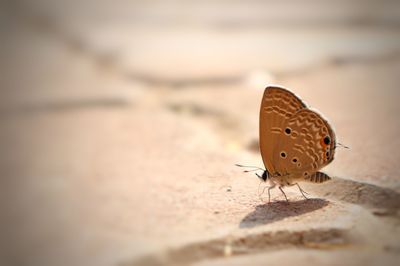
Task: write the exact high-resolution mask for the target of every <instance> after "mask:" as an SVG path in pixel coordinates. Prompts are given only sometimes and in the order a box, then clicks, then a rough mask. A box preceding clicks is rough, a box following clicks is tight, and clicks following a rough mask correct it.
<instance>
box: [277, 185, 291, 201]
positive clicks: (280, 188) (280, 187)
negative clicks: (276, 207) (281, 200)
mask: <svg viewBox="0 0 400 266" xmlns="http://www.w3.org/2000/svg"><path fill="white" fill-rule="evenodd" d="M279 190H280V191H281V192H282V194H283V196H285V199H286V201H287V202H289V200H288V199H287V197H286V194H285V192H284V191H283V189H282V186H279Z"/></svg>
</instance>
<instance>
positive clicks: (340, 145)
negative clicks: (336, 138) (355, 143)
mask: <svg viewBox="0 0 400 266" xmlns="http://www.w3.org/2000/svg"><path fill="white" fill-rule="evenodd" d="M338 145H339V147H342V148H345V149H350V147H348V146H346V145H343V144H342V143H339V142H338Z"/></svg>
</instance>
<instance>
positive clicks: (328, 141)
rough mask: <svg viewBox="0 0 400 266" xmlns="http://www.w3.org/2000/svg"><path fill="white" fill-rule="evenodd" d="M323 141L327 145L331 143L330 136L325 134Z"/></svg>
mask: <svg viewBox="0 0 400 266" xmlns="http://www.w3.org/2000/svg"><path fill="white" fill-rule="evenodd" d="M324 143H325V144H326V145H329V144H330V143H331V138H330V137H329V136H326V137H325V138H324Z"/></svg>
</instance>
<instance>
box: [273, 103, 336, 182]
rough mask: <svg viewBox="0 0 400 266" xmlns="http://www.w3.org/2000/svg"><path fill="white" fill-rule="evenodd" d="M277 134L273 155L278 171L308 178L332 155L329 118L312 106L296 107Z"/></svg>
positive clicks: (331, 131) (332, 143)
mask: <svg viewBox="0 0 400 266" xmlns="http://www.w3.org/2000/svg"><path fill="white" fill-rule="evenodd" d="M277 136H278V138H279V141H278V143H277V144H276V147H277V149H276V150H275V154H273V156H272V158H273V161H274V164H275V167H276V171H278V172H280V173H283V174H290V175H291V176H296V177H304V178H309V176H311V175H312V174H314V173H315V172H317V171H318V170H319V169H321V168H322V167H323V166H325V165H327V164H329V163H330V162H331V161H332V160H333V158H334V155H335V143H336V139H335V133H334V131H333V129H332V127H331V126H330V124H329V123H328V121H326V120H325V119H324V118H323V117H322V116H321V115H320V114H318V113H317V112H315V111H313V110H310V109H306V108H305V109H302V110H299V111H298V112H297V113H296V114H294V115H293V116H291V117H290V118H289V119H287V120H285V121H284V123H283V124H282V133H280V134H277ZM283 153H284V154H285V156H282V154H283Z"/></svg>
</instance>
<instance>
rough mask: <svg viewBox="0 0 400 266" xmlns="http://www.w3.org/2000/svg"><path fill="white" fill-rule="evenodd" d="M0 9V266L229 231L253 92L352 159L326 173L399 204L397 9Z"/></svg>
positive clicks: (116, 4)
mask: <svg viewBox="0 0 400 266" xmlns="http://www.w3.org/2000/svg"><path fill="white" fill-rule="evenodd" d="M0 5H1V8H0V21H1V22H0V34H1V42H0V70H1V75H0V86H1V97H0V116H1V120H2V121H1V128H0V129H1V131H0V143H1V150H2V151H1V154H0V167H1V168H0V169H1V173H2V174H1V180H2V182H4V183H3V184H2V185H1V190H2V191H0V192H1V193H0V194H1V198H2V199H1V205H0V206H2V211H1V214H2V216H3V217H2V218H1V223H2V224H1V229H0V230H1V231H2V235H3V236H4V237H1V241H2V243H0V244H1V253H2V254H1V253H0V255H1V259H2V260H3V261H2V263H1V264H2V265H120V264H121V263H124V262H132V265H136V264H137V265H140V264H146V262H145V261H141V260H137V259H138V258H141V257H142V256H144V255H146V254H157V252H159V251H160V250H165V249H168V248H171V247H174V246H179V245H182V243H191V242H193V241H194V240H195V241H199V239H213V238H215V237H217V236H218V235H226V234H228V233H229V234H230V233H231V232H232V230H238V229H237V227H238V223H239V222H240V220H241V219H242V218H243V216H245V215H246V214H247V213H249V211H250V210H251V209H253V208H254V205H255V204H258V203H259V202H258V197H257V194H256V189H257V186H258V180H257V179H256V178H255V177H253V176H249V175H244V174H243V173H241V172H240V171H239V170H238V169H236V168H235V167H234V164H235V163H244V164H256V165H259V166H262V161H261V158H260V155H259V151H258V112H259V104H260V101H261V96H262V93H263V90H264V88H265V87H266V86H267V85H268V84H280V85H282V86H285V87H288V88H290V89H291V90H293V91H294V92H295V93H296V94H298V95H300V96H301V97H302V98H303V99H304V100H305V102H306V103H308V104H309V105H310V106H312V107H314V108H316V109H318V110H320V111H321V112H322V113H323V114H324V115H325V116H326V117H327V118H328V119H329V121H330V122H331V123H332V124H333V125H334V127H335V128H336V135H337V137H338V140H339V142H341V143H343V144H345V145H347V146H350V147H351V150H350V151H340V152H339V153H338V154H337V157H336V160H335V161H334V162H333V163H332V164H331V165H330V166H328V167H327V172H328V173H330V174H331V175H333V176H340V177H345V178H349V179H353V180H358V181H362V182H368V183H372V184H376V185H379V186H382V187H386V188H390V189H392V190H395V191H397V192H400V182H399V173H400V171H399V169H398V162H399V159H400V152H399V149H398V147H400V145H399V144H400V138H399V133H400V127H399V126H400V125H399V123H400V122H399V121H400V120H399V118H398V114H399V111H400V107H399V104H398V101H399V99H400V97H399V96H400V90H399V84H400V83H399V82H400V78H399V73H400V4H399V2H398V1H393V0H351V1H349V0H346V1H344V0H339V1H328V0H322V1H321V0H282V1H275V0H266V1H261V0H249V1H239V0H213V1H211V0H206V1H194V0H187V1H178V0H174V1H161V0H160V1H156V0H150V1H141V0H137V1H105V0H101V1H92V0H85V1H76V0H72V1H61V0H60V1H57V0H56V1H49V0H36V1H22V0H21V1H4V2H2V3H1V4H0ZM225 187H229V188H230V189H229V192H231V193H230V194H229V196H227V194H226V190H225V189H224V188H225ZM398 250H400V248H398V249H397V253H398ZM278 257H279V256H278ZM204 259H206V258H204ZM135 261H136V262H135ZM3 263H4V264H3ZM299 263H300V264H301V261H300V262H299ZM304 263H305V261H304ZM150 264H151V263H150ZM129 265H130V264H129Z"/></svg>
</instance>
